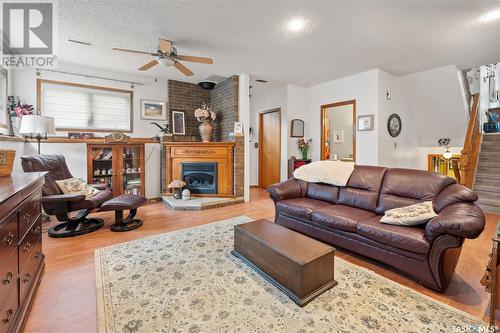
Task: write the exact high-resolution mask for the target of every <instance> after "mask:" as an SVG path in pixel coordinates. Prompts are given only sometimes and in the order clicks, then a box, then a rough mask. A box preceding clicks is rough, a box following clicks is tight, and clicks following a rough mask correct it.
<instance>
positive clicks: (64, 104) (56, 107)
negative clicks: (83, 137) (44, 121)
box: [40, 82, 132, 131]
mask: <svg viewBox="0 0 500 333" xmlns="http://www.w3.org/2000/svg"><path fill="white" fill-rule="evenodd" d="M131 100H132V92H131V91H127V90H117V89H110V88H101V87H99V88H94V87H91V86H85V85H75V84H71V83H64V82H61V83H53V82H41V87H40V110H41V114H42V115H44V116H49V117H53V118H55V123H56V128H57V129H59V130H94V131H117V130H119V131H131V130H132V124H131V115H132V106H131Z"/></svg>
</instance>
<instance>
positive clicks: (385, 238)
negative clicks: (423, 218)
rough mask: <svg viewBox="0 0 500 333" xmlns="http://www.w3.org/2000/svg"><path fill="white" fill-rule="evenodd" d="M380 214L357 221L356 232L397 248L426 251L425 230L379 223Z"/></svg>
mask: <svg viewBox="0 0 500 333" xmlns="http://www.w3.org/2000/svg"><path fill="white" fill-rule="evenodd" d="M381 218H382V215H378V216H375V217H372V218H369V219H367V220H363V221H359V222H358V225H357V227H356V232H357V233H358V234H360V235H362V236H365V237H367V238H370V239H372V240H374V241H377V242H380V243H383V244H386V245H390V246H394V247H397V248H399V249H403V250H407V251H411V252H415V253H428V252H429V249H430V244H429V241H427V238H425V230H424V229H422V228H419V227H403V226H396V225H390V224H383V223H380V219H381Z"/></svg>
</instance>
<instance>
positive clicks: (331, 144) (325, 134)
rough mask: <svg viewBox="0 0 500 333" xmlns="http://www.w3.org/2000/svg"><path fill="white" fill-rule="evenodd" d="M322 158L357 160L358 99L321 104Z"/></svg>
mask: <svg viewBox="0 0 500 333" xmlns="http://www.w3.org/2000/svg"><path fill="white" fill-rule="evenodd" d="M321 159H322V160H333V161H336V160H341V161H356V100H350V101H344V102H338V103H332V104H326V105H322V106H321Z"/></svg>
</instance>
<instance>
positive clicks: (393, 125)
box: [387, 113, 403, 138]
mask: <svg viewBox="0 0 500 333" xmlns="http://www.w3.org/2000/svg"><path fill="white" fill-rule="evenodd" d="M402 129H403V123H402V122H401V118H400V117H399V116H398V115H397V114H396V113H393V114H391V115H390V117H389V120H388V121H387V130H388V131H389V134H390V135H391V136H392V137H393V138H395V137H397V136H399V134H401V130H402Z"/></svg>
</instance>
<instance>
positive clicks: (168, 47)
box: [113, 38, 214, 76]
mask: <svg viewBox="0 0 500 333" xmlns="http://www.w3.org/2000/svg"><path fill="white" fill-rule="evenodd" d="M113 50H114V51H122V52H129V53H138V54H147V55H150V56H153V57H155V59H154V60H152V61H150V62H148V63H147V64H145V65H143V66H142V67H140V68H138V70H140V71H146V70H148V69H150V68H151V67H154V66H156V65H158V64H162V65H164V66H174V67H175V68H177V69H178V70H179V71H180V72H181V73H182V74H184V75H186V76H191V75H193V72H191V70H190V69H189V68H187V67H186V66H184V65H183V64H182V63H180V62H179V60H183V61H191V62H198V63H201V64H213V63H214V61H213V59H212V58H205V57H195V56H188V55H180V54H177V49H176V48H175V47H174V46H173V43H172V42H171V41H169V40H167V39H163V38H158V50H156V52H146V51H136V50H129V49H122V48H118V47H114V48H113Z"/></svg>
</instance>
